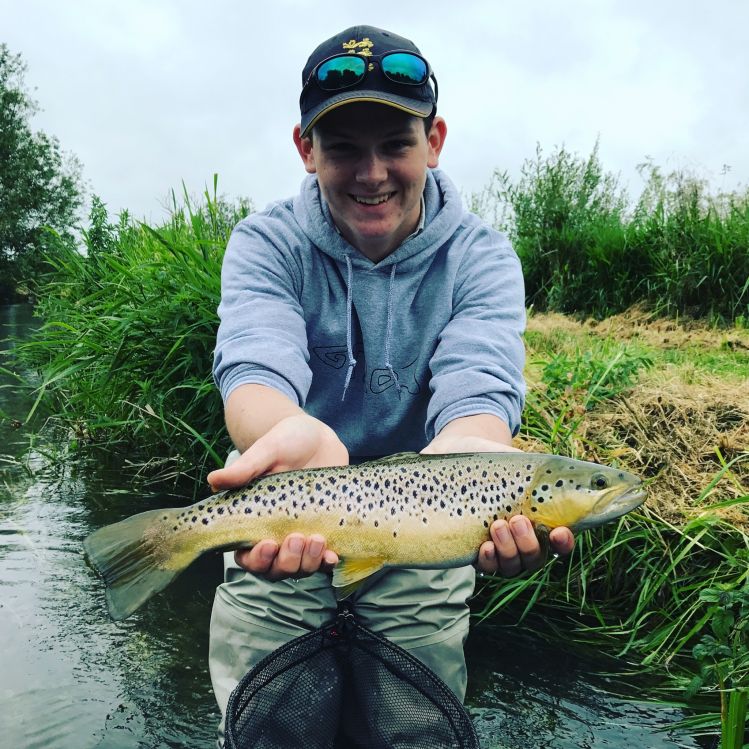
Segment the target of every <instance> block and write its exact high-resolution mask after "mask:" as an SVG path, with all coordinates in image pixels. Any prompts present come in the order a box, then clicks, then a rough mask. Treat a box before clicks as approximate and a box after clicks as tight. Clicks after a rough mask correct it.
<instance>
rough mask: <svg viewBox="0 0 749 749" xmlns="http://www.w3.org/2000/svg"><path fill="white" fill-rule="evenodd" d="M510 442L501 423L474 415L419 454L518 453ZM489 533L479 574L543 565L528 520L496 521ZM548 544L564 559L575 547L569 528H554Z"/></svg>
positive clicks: (518, 517)
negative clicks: (475, 433)
mask: <svg viewBox="0 0 749 749" xmlns="http://www.w3.org/2000/svg"><path fill="white" fill-rule="evenodd" d="M492 420H494V421H495V422H496V423H494V422H493V421H492ZM471 432H478V433H479V434H482V435H489V437H491V438H488V437H487V436H475V435H474V434H471ZM510 440H511V437H510V431H509V429H508V428H507V425H506V424H504V422H502V421H501V420H500V419H498V418H496V417H494V416H489V415H488V414H478V415H477V416H467V417H464V418H462V419H456V420H455V421H451V422H450V423H449V424H447V425H446V426H445V428H444V429H443V430H442V431H441V432H440V433H439V434H438V435H437V437H435V438H434V439H433V440H432V442H430V443H429V444H428V445H427V446H426V447H425V448H424V449H423V450H422V453H424V454H429V455H437V454H444V453H481V452H522V450H518V449H517V448H516V447H513V446H512V445H510V444H509V443H510ZM489 532H490V535H491V538H492V540H491V541H486V542H485V543H483V544H481V546H480V548H479V556H478V561H477V562H476V568H477V569H478V570H479V571H480V572H486V573H489V574H495V573H497V572H499V573H500V574H501V575H502V576H504V577H514V576H515V575H519V574H521V573H522V572H524V571H525V572H532V571H534V570H537V569H539V568H540V567H543V565H544V563H545V562H546V552H545V550H543V549H541V545H540V544H539V542H538V538H536V534H535V532H534V530H533V525H532V523H531V521H530V520H528V518H527V517H525V516H524V515H516V516H515V517H512V518H510V520H509V522H508V521H506V520H496V521H495V522H494V523H492V526H491V528H490V529H489ZM549 545H550V547H551V549H552V551H553V552H554V553H555V554H559V555H560V556H567V555H568V554H570V553H571V552H572V547H573V546H574V545H575V537H574V536H573V535H572V532H571V531H570V529H569V528H554V530H552V531H551V533H550V534H549Z"/></svg>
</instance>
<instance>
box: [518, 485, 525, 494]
mask: <svg viewBox="0 0 749 749" xmlns="http://www.w3.org/2000/svg"><path fill="white" fill-rule="evenodd" d="M524 491H525V487H524V486H519V487H518V494H522V493H523V492H524Z"/></svg>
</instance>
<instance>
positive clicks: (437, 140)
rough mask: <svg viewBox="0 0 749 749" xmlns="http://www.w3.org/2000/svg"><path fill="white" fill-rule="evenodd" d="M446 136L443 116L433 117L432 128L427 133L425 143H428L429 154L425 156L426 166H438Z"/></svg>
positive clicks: (432, 167)
mask: <svg viewBox="0 0 749 749" xmlns="http://www.w3.org/2000/svg"><path fill="white" fill-rule="evenodd" d="M446 137H447V124H446V123H445V120H444V118H443V117H435V118H434V120H433V122H432V128H431V130H430V131H429V133H428V134H427V143H428V144H429V154H428V157H427V166H428V167H429V168H430V169H434V168H435V167H436V166H439V163H440V152H441V151H442V146H444V145H445V138H446Z"/></svg>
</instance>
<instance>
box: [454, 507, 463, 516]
mask: <svg viewBox="0 0 749 749" xmlns="http://www.w3.org/2000/svg"><path fill="white" fill-rule="evenodd" d="M455 512H457V513H458V515H462V514H463V510H462V509H461V508H460V507H458V509H457V510H455Z"/></svg>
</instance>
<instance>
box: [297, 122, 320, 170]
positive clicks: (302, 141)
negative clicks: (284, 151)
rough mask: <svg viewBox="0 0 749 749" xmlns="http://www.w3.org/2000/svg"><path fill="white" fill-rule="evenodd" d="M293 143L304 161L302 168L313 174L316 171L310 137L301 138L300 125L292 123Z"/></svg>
mask: <svg viewBox="0 0 749 749" xmlns="http://www.w3.org/2000/svg"><path fill="white" fill-rule="evenodd" d="M294 145H295V146H296V150H297V151H299V155H300V156H301V157H302V161H303V162H304V168H305V169H306V170H307V171H308V172H309V173H310V174H314V173H315V172H316V171H317V168H316V166H315V152H314V149H313V148H312V138H302V126H301V125H294Z"/></svg>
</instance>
